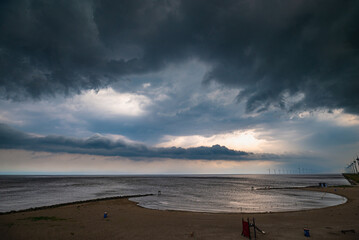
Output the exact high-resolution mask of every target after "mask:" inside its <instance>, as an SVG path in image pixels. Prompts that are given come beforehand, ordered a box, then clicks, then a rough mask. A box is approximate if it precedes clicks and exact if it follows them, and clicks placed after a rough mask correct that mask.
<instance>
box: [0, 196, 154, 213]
mask: <svg viewBox="0 0 359 240" xmlns="http://www.w3.org/2000/svg"><path fill="white" fill-rule="evenodd" d="M147 196H153V194H152V193H148V194H136V195H125V196H114V197H105V198H94V199H88V200H80V201H74V202H66V203H58V204H53V205H47V206H41V207H33V208H26V209H21V210H11V211H9V212H0V215H6V214H12V213H22V212H31V211H38V210H44V209H49V208H57V207H63V206H68V205H75V204H83V203H90V202H99V201H106V200H116V199H129V198H135V197H147Z"/></svg>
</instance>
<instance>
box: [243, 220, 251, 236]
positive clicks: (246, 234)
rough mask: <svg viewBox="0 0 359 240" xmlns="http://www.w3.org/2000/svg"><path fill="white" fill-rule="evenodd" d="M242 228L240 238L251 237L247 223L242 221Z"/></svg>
mask: <svg viewBox="0 0 359 240" xmlns="http://www.w3.org/2000/svg"><path fill="white" fill-rule="evenodd" d="M242 227H243V230H242V236H244V237H248V238H250V237H251V235H250V232H249V222H246V221H244V220H243V219H242Z"/></svg>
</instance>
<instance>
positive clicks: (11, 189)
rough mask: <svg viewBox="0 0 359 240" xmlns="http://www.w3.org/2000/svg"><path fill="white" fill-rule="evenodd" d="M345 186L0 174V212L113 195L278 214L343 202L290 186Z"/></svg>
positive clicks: (338, 178)
mask: <svg viewBox="0 0 359 240" xmlns="http://www.w3.org/2000/svg"><path fill="white" fill-rule="evenodd" d="M319 183H326V184H327V186H339V185H350V184H349V182H348V181H347V180H346V179H345V178H344V177H343V176H342V175H340V174H326V175H324V174H321V175H304V174H300V175H284V174H283V175H280V174H277V175H274V174H272V175H269V174H267V175H143V176H140V175H135V176H123V175H121V176H58V175H57V176H33V175H31V176H18V175H17V176H14V175H2V176H0V212H9V211H13V210H24V209H29V208H34V207H43V206H51V205H55V204H61V203H70V202H75V201H83V200H91V199H97V198H106V197H114V196H133V195H139V194H153V195H151V196H146V197H130V200H131V201H134V202H136V203H137V204H138V205H140V206H142V207H145V208H150V209H161V210H183V211H195V212H213V213H216V212H243V213H249V212H250V213H254V212H283V211H297V210H303V209H313V208H323V207H328V206H334V205H339V204H343V203H345V202H346V201H347V199H346V198H344V197H342V196H339V195H335V194H330V193H323V192H313V191H308V190H298V189H292V188H294V187H306V186H318V184H319Z"/></svg>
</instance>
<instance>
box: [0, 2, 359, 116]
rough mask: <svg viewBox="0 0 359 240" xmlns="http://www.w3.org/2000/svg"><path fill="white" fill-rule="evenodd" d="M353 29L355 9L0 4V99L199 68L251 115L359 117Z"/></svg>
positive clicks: (357, 36) (357, 39)
mask: <svg viewBox="0 0 359 240" xmlns="http://www.w3.org/2000/svg"><path fill="white" fill-rule="evenodd" d="M357 22H359V3H358V2H357V1H345V2H342V1H295V0H293V1H285V2H283V1H270V2H269V1H244V0H243V1H229V0H228V1H133V0H132V1H80V2H68V1H9V2H6V1H2V3H1V5H0V26H1V27H0V65H1V68H0V92H1V94H2V96H3V97H6V98H11V99H25V98H28V97H32V98H41V97H43V96H48V95H55V94H57V93H61V94H71V93H77V92H80V91H81V90H84V89H99V88H101V87H104V86H106V85H108V84H111V83H113V82H117V81H120V80H121V79H122V78H123V77H125V76H128V75H131V74H132V75H133V74H141V73H147V72H154V71H158V70H161V69H163V68H165V67H166V66H167V64H168V63H180V62H184V61H187V60H188V59H190V58H196V59H199V60H200V61H203V62H205V63H206V64H208V65H209V66H211V67H212V68H211V70H210V71H209V72H207V74H206V77H205V78H204V79H203V81H204V82H209V81H217V82H219V83H221V84H224V85H227V86H231V87H235V88H238V89H240V90H241V91H240V94H239V95H238V100H243V101H246V104H247V105H246V107H247V111H248V112H253V111H257V112H260V111H264V110H267V109H268V108H269V107H271V106H276V107H279V108H282V109H286V110H289V111H290V110H296V109H315V108H329V109H331V108H344V109H345V110H346V111H347V112H351V113H356V114H358V113H359V108H358V106H359V98H358V97H357V94H358V92H359V81H358V76H359V70H358V69H359V67H358V66H359V53H358V45H359V33H358V31H357ZM298 93H303V94H304V96H305V97H304V98H303V99H301V100H299V101H297V102H295V103H294V104H289V103H288V101H287V98H286V96H288V95H289V96H291V95H295V94H298Z"/></svg>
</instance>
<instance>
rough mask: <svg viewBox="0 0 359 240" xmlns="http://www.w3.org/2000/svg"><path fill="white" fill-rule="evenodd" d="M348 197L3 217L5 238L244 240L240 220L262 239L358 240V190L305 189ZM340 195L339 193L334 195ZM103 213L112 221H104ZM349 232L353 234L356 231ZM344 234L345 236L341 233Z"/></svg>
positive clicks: (120, 203) (124, 204)
mask: <svg viewBox="0 0 359 240" xmlns="http://www.w3.org/2000/svg"><path fill="white" fill-rule="evenodd" d="M304 190H312V191H320V192H329V193H334V194H337V195H340V196H343V197H345V198H347V199H348V200H347V202H346V203H344V204H341V205H336V206H330V207H326V208H319V209H310V210H300V211H290V212H271V213H206V212H188V211H178V210H155V209H148V208H143V207H141V206H138V205H137V204H136V203H135V202H133V201H130V200H129V199H127V198H124V197H117V198H115V199H105V200H99V199H97V200H92V201H86V202H82V203H79V202H78V203H68V204H64V205H62V206H57V207H50V208H42V209H37V210H27V211H20V212H10V213H7V214H3V215H0V232H1V233H2V236H3V237H4V239H30V240H31V239H105V240H106V239H135V240H136V239H188V238H189V239H244V238H243V237H241V231H242V226H241V219H242V218H243V219H247V218H250V219H252V218H253V217H254V218H255V220H256V224H257V226H258V227H259V228H260V229H262V230H263V231H265V232H266V234H265V235H262V234H257V239H260V240H261V239H264V240H265V239H268V240H269V239H298V240H299V239H303V237H304V236H303V228H308V229H310V233H311V239H344V240H345V239H358V238H359V223H358V221H357V219H359V186H349V185H348V187H345V186H341V187H327V188H319V187H314V188H305V189H304ZM335 190H336V191H335ZM104 212H108V217H107V218H104ZM347 230H354V232H352V231H349V232H345V231H347ZM342 231H344V233H343V232H342Z"/></svg>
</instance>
